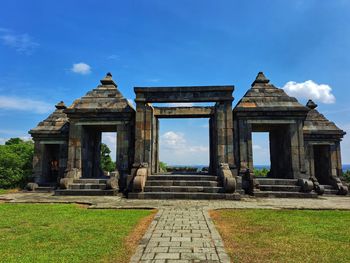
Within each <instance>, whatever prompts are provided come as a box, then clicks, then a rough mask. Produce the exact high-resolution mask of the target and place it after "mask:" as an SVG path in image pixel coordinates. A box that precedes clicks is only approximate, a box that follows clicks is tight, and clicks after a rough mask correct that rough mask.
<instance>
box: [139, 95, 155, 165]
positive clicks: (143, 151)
mask: <svg viewBox="0 0 350 263" xmlns="http://www.w3.org/2000/svg"><path fill="white" fill-rule="evenodd" d="M153 117H154V116H153V107H152V106H151V105H150V104H148V103H146V104H145V103H143V102H137V104H136V130H135V131H136V134H135V135H136V142H135V161H134V162H135V164H136V165H137V164H140V163H143V162H145V163H148V166H149V167H148V169H151V167H150V166H151V164H152V138H153V137H152V127H153ZM149 171H151V170H149Z"/></svg>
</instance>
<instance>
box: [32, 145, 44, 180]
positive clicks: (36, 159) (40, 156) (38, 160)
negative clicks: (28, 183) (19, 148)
mask: <svg viewBox="0 0 350 263" xmlns="http://www.w3.org/2000/svg"><path fill="white" fill-rule="evenodd" d="M43 162H44V144H40V141H39V140H35V139H34V156H33V177H34V178H33V179H34V183H37V184H40V183H41V181H42V177H43V176H44V175H43V173H44V171H43V165H44V163H43Z"/></svg>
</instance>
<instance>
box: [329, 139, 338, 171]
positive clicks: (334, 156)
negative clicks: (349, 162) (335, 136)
mask: <svg viewBox="0 0 350 263" xmlns="http://www.w3.org/2000/svg"><path fill="white" fill-rule="evenodd" d="M329 150H330V153H329V157H330V166H331V167H330V168H331V169H330V170H331V176H334V177H337V176H338V169H337V168H338V164H337V161H338V156H337V150H338V149H337V145H336V144H331V145H330V146H329Z"/></svg>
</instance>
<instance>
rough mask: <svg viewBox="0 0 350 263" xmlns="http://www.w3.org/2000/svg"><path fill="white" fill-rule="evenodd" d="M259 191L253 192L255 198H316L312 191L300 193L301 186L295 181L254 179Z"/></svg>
mask: <svg viewBox="0 0 350 263" xmlns="http://www.w3.org/2000/svg"><path fill="white" fill-rule="evenodd" d="M256 181H257V183H258V184H259V185H260V190H256V191H255V192H254V196H255V197H278V198H317V197H318V195H317V193H315V192H314V191H311V192H310V193H304V192H301V186H299V185H297V182H298V180H297V179H277V178H262V177H257V178H256Z"/></svg>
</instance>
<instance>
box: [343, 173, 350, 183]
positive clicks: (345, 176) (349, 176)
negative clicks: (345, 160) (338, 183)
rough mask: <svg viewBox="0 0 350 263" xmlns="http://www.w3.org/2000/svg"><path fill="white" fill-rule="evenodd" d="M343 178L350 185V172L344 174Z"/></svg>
mask: <svg viewBox="0 0 350 263" xmlns="http://www.w3.org/2000/svg"><path fill="white" fill-rule="evenodd" d="M343 177H344V179H345V181H346V182H348V183H350V170H347V171H346V172H343Z"/></svg>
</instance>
